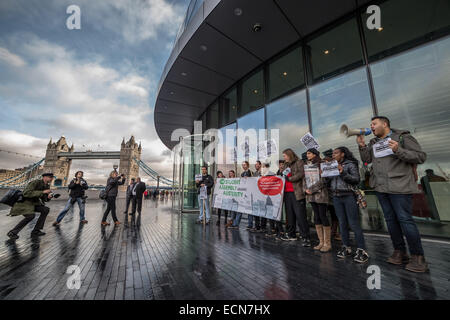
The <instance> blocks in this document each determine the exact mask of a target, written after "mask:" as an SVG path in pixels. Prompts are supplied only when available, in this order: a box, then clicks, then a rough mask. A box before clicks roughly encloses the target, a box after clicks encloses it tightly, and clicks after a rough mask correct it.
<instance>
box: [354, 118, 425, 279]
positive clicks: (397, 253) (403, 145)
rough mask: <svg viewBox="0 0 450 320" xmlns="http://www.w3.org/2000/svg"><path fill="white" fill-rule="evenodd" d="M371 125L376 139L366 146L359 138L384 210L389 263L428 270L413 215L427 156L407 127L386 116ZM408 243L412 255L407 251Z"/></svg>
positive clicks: (362, 138)
mask: <svg viewBox="0 0 450 320" xmlns="http://www.w3.org/2000/svg"><path fill="white" fill-rule="evenodd" d="M370 128H371V130H372V133H373V134H374V135H375V138H373V139H371V140H370V142H369V144H368V145H366V143H365V141H364V136H363V135H359V136H357V137H356V142H357V144H358V146H359V153H360V156H361V160H362V161H363V162H365V163H371V164H372V171H371V174H370V179H369V184H370V187H371V188H373V189H374V190H375V192H376V196H377V198H378V201H379V202H380V205H381V208H382V209H383V214H384V218H385V220H386V224H387V228H388V231H389V234H390V236H391V241H392V245H393V247H394V252H393V253H392V255H391V256H390V257H389V258H388V259H387V262H388V263H391V264H395V265H402V264H404V263H406V266H405V269H406V270H408V271H412V272H426V271H427V270H428V264H427V262H426V261H425V256H424V251H423V247H422V241H421V238H420V233H419V230H418V228H417V225H416V223H415V221H414V219H413V217H412V209H413V208H412V204H413V194H414V193H418V192H419V189H418V186H417V180H418V178H417V165H419V164H422V163H424V162H425V160H426V158H427V155H426V153H425V152H423V151H422V148H421V147H420V144H419V143H418V142H417V140H416V139H415V138H414V137H413V136H412V135H411V134H410V132H409V131H407V130H398V129H393V128H391V123H390V120H389V119H388V118H387V117H383V116H376V117H373V118H372V120H371V124H370ZM405 237H406V242H407V243H408V248H409V252H410V254H411V258H410V257H409V256H408V254H407V253H406V243H405V240H404V238H405Z"/></svg>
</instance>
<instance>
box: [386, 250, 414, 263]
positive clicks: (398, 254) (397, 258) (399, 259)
mask: <svg viewBox="0 0 450 320" xmlns="http://www.w3.org/2000/svg"><path fill="white" fill-rule="evenodd" d="M387 262H389V263H391V264H395V265H401V264H404V263H408V262H409V257H408V254H406V252H403V251H401V250H394V253H392V255H391V256H390V257H389V258H388V259H387Z"/></svg>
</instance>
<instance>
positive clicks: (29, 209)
mask: <svg viewBox="0 0 450 320" xmlns="http://www.w3.org/2000/svg"><path fill="white" fill-rule="evenodd" d="M53 177H54V176H53V173H44V174H43V175H42V179H37V180H33V181H31V182H30V183H28V184H27V186H26V187H25V189H24V190H23V201H20V202H16V203H15V204H14V205H13V207H12V208H11V211H10V213H9V215H10V216H12V217H14V216H19V215H23V216H24V218H23V219H22V220H21V221H20V222H19V223H18V224H17V225H16V226H15V227H14V228H12V229H11V230H10V231H9V232H8V233H7V236H8V237H9V238H10V239H11V240H16V239H18V238H19V232H20V231H21V230H22V229H23V228H24V227H25V226H26V225H27V224H28V223H30V222H31V221H32V220H33V219H34V217H35V216H36V214H35V212H39V219H38V221H37V222H36V225H35V226H34V228H33V231H31V236H43V235H45V232H42V229H43V228H44V224H45V219H46V218H47V215H48V213H49V212H50V208H49V207H47V206H45V205H44V202H47V201H50V199H51V198H52V197H53V196H52V192H51V190H50V184H51V182H52V180H53Z"/></svg>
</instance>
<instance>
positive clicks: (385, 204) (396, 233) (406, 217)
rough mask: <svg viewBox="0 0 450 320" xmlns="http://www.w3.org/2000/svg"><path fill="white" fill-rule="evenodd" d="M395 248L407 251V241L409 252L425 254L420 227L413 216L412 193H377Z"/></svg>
mask: <svg viewBox="0 0 450 320" xmlns="http://www.w3.org/2000/svg"><path fill="white" fill-rule="evenodd" d="M376 195H377V198H378V201H379V202H380V205H381V208H382V209H383V214H384V219H385V220H386V224H387V228H388V231H389V234H390V235H391V240H392V245H393V246H394V249H396V250H401V251H403V252H406V244H405V240H404V237H403V236H405V237H406V241H407V242H408V247H409V252H410V253H411V254H413V255H423V248H422V241H421V239H420V234H419V229H417V225H416V223H415V221H414V220H413V218H412V194H391V193H381V192H377V193H376Z"/></svg>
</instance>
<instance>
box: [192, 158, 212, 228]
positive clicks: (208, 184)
mask: <svg viewBox="0 0 450 320" xmlns="http://www.w3.org/2000/svg"><path fill="white" fill-rule="evenodd" d="M195 184H196V186H197V194H198V207H199V209H200V215H199V216H198V220H197V223H202V220H203V206H204V207H205V210H206V224H208V223H209V220H210V219H211V215H210V212H209V195H210V194H211V188H212V187H213V186H214V179H213V177H212V176H211V175H209V174H208V168H207V167H206V166H202V177H201V178H200V179H198V180H196V181H195ZM202 188H206V198H205V199H202V195H201V194H200V193H201V189H202Z"/></svg>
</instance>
